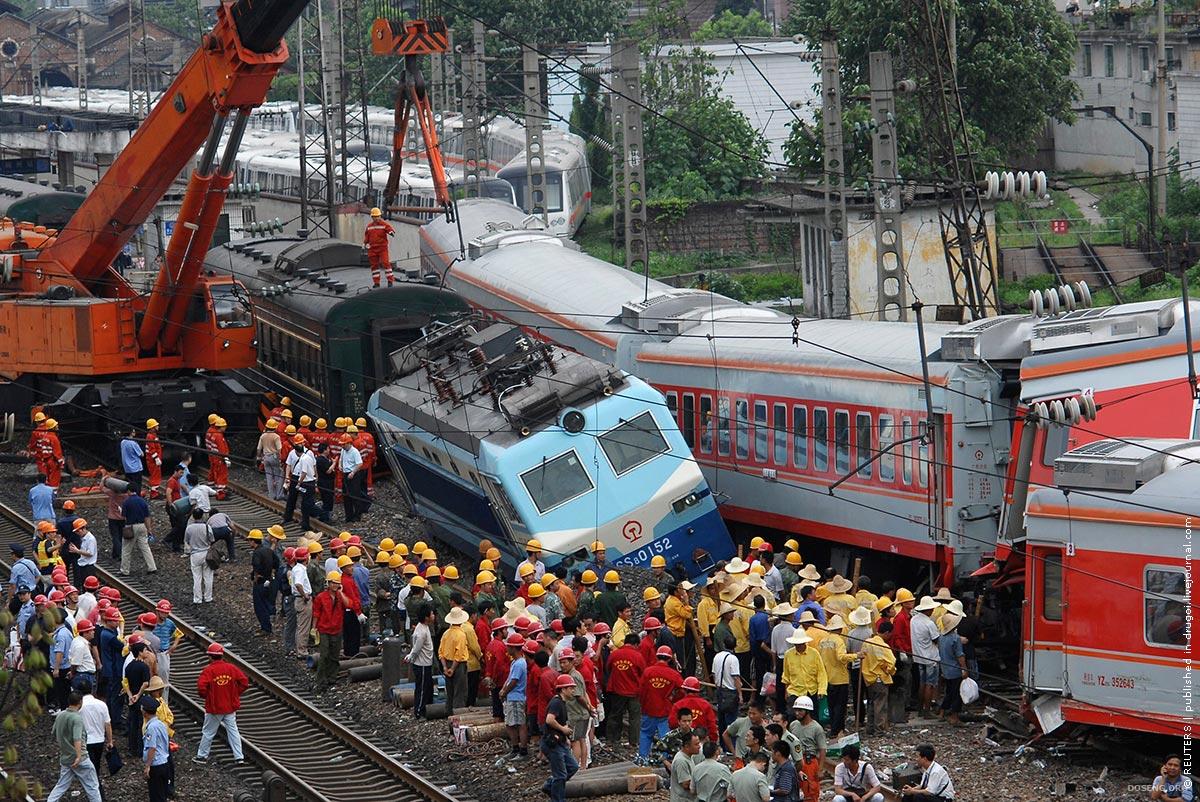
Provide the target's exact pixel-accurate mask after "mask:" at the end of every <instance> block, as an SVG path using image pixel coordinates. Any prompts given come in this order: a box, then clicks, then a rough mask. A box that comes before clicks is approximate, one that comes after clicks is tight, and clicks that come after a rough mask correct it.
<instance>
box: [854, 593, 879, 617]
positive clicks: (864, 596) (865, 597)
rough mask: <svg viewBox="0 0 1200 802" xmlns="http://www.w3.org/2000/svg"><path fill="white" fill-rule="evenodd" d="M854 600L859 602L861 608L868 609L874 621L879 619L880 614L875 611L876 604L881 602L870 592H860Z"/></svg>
mask: <svg viewBox="0 0 1200 802" xmlns="http://www.w3.org/2000/svg"><path fill="white" fill-rule="evenodd" d="M854 600H855V601H856V602H858V606H859V607H866V608H867V609H868V610H870V611H871V616H872V620H874V619H875V618H878V617H879V613H878V612H877V611H876V610H875V602H877V601H879V597H878V596H876V595H875V594H874V593H872V592H871V591H869V590H860V591H859V592H858V593H857V594H855V596H854Z"/></svg>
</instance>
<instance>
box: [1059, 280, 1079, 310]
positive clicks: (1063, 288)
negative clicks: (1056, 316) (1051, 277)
mask: <svg viewBox="0 0 1200 802" xmlns="http://www.w3.org/2000/svg"><path fill="white" fill-rule="evenodd" d="M1058 295H1059V297H1060V298H1061V299H1062V304H1063V306H1064V307H1065V308H1066V310H1067V311H1068V312H1074V311H1075V290H1073V289H1071V285H1070V284H1060V285H1059V287H1058Z"/></svg>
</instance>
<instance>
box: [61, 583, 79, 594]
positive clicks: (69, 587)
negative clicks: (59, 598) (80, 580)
mask: <svg viewBox="0 0 1200 802" xmlns="http://www.w3.org/2000/svg"><path fill="white" fill-rule="evenodd" d="M62 592H63V593H65V594H67V595H68V596H70V595H71V594H72V593H78V592H79V588H77V587H75V586H74V585H72V584H69V583H68V584H67V585H66V587H64V588H63V589H62Z"/></svg>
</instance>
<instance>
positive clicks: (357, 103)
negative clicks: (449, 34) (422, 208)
mask: <svg viewBox="0 0 1200 802" xmlns="http://www.w3.org/2000/svg"><path fill="white" fill-rule="evenodd" d="M337 19H338V48H339V50H340V53H341V57H340V59H339V60H340V62H341V65H342V69H341V76H340V77H341V87H340V94H341V98H342V100H343V101H344V102H342V103H341V104H340V106H339V108H340V110H341V119H340V123H341V124H340V125H339V131H340V133H341V140H340V142H339V144H340V145H341V148H340V150H341V153H340V157H341V160H340V163H339V164H338V169H339V171H340V175H339V177H340V179H341V181H340V189H341V197H342V200H344V201H345V200H350V199H351V198H362V199H363V202H364V203H366V204H367V205H368V206H373V205H374V204H375V200H374V198H375V186H374V181H372V176H371V140H370V126H369V123H368V121H367V67H366V52H365V51H366V47H365V44H366V41H367V35H368V31H367V29H366V26H365V25H363V17H362V0H340V1H339V2H338V6H337Z"/></svg>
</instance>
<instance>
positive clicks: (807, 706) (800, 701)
mask: <svg viewBox="0 0 1200 802" xmlns="http://www.w3.org/2000/svg"><path fill="white" fill-rule="evenodd" d="M792 709H794V710H809V711H811V710H812V709H813V703H812V699H810V698H809V697H807V696H797V697H796V701H794V702H792Z"/></svg>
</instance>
